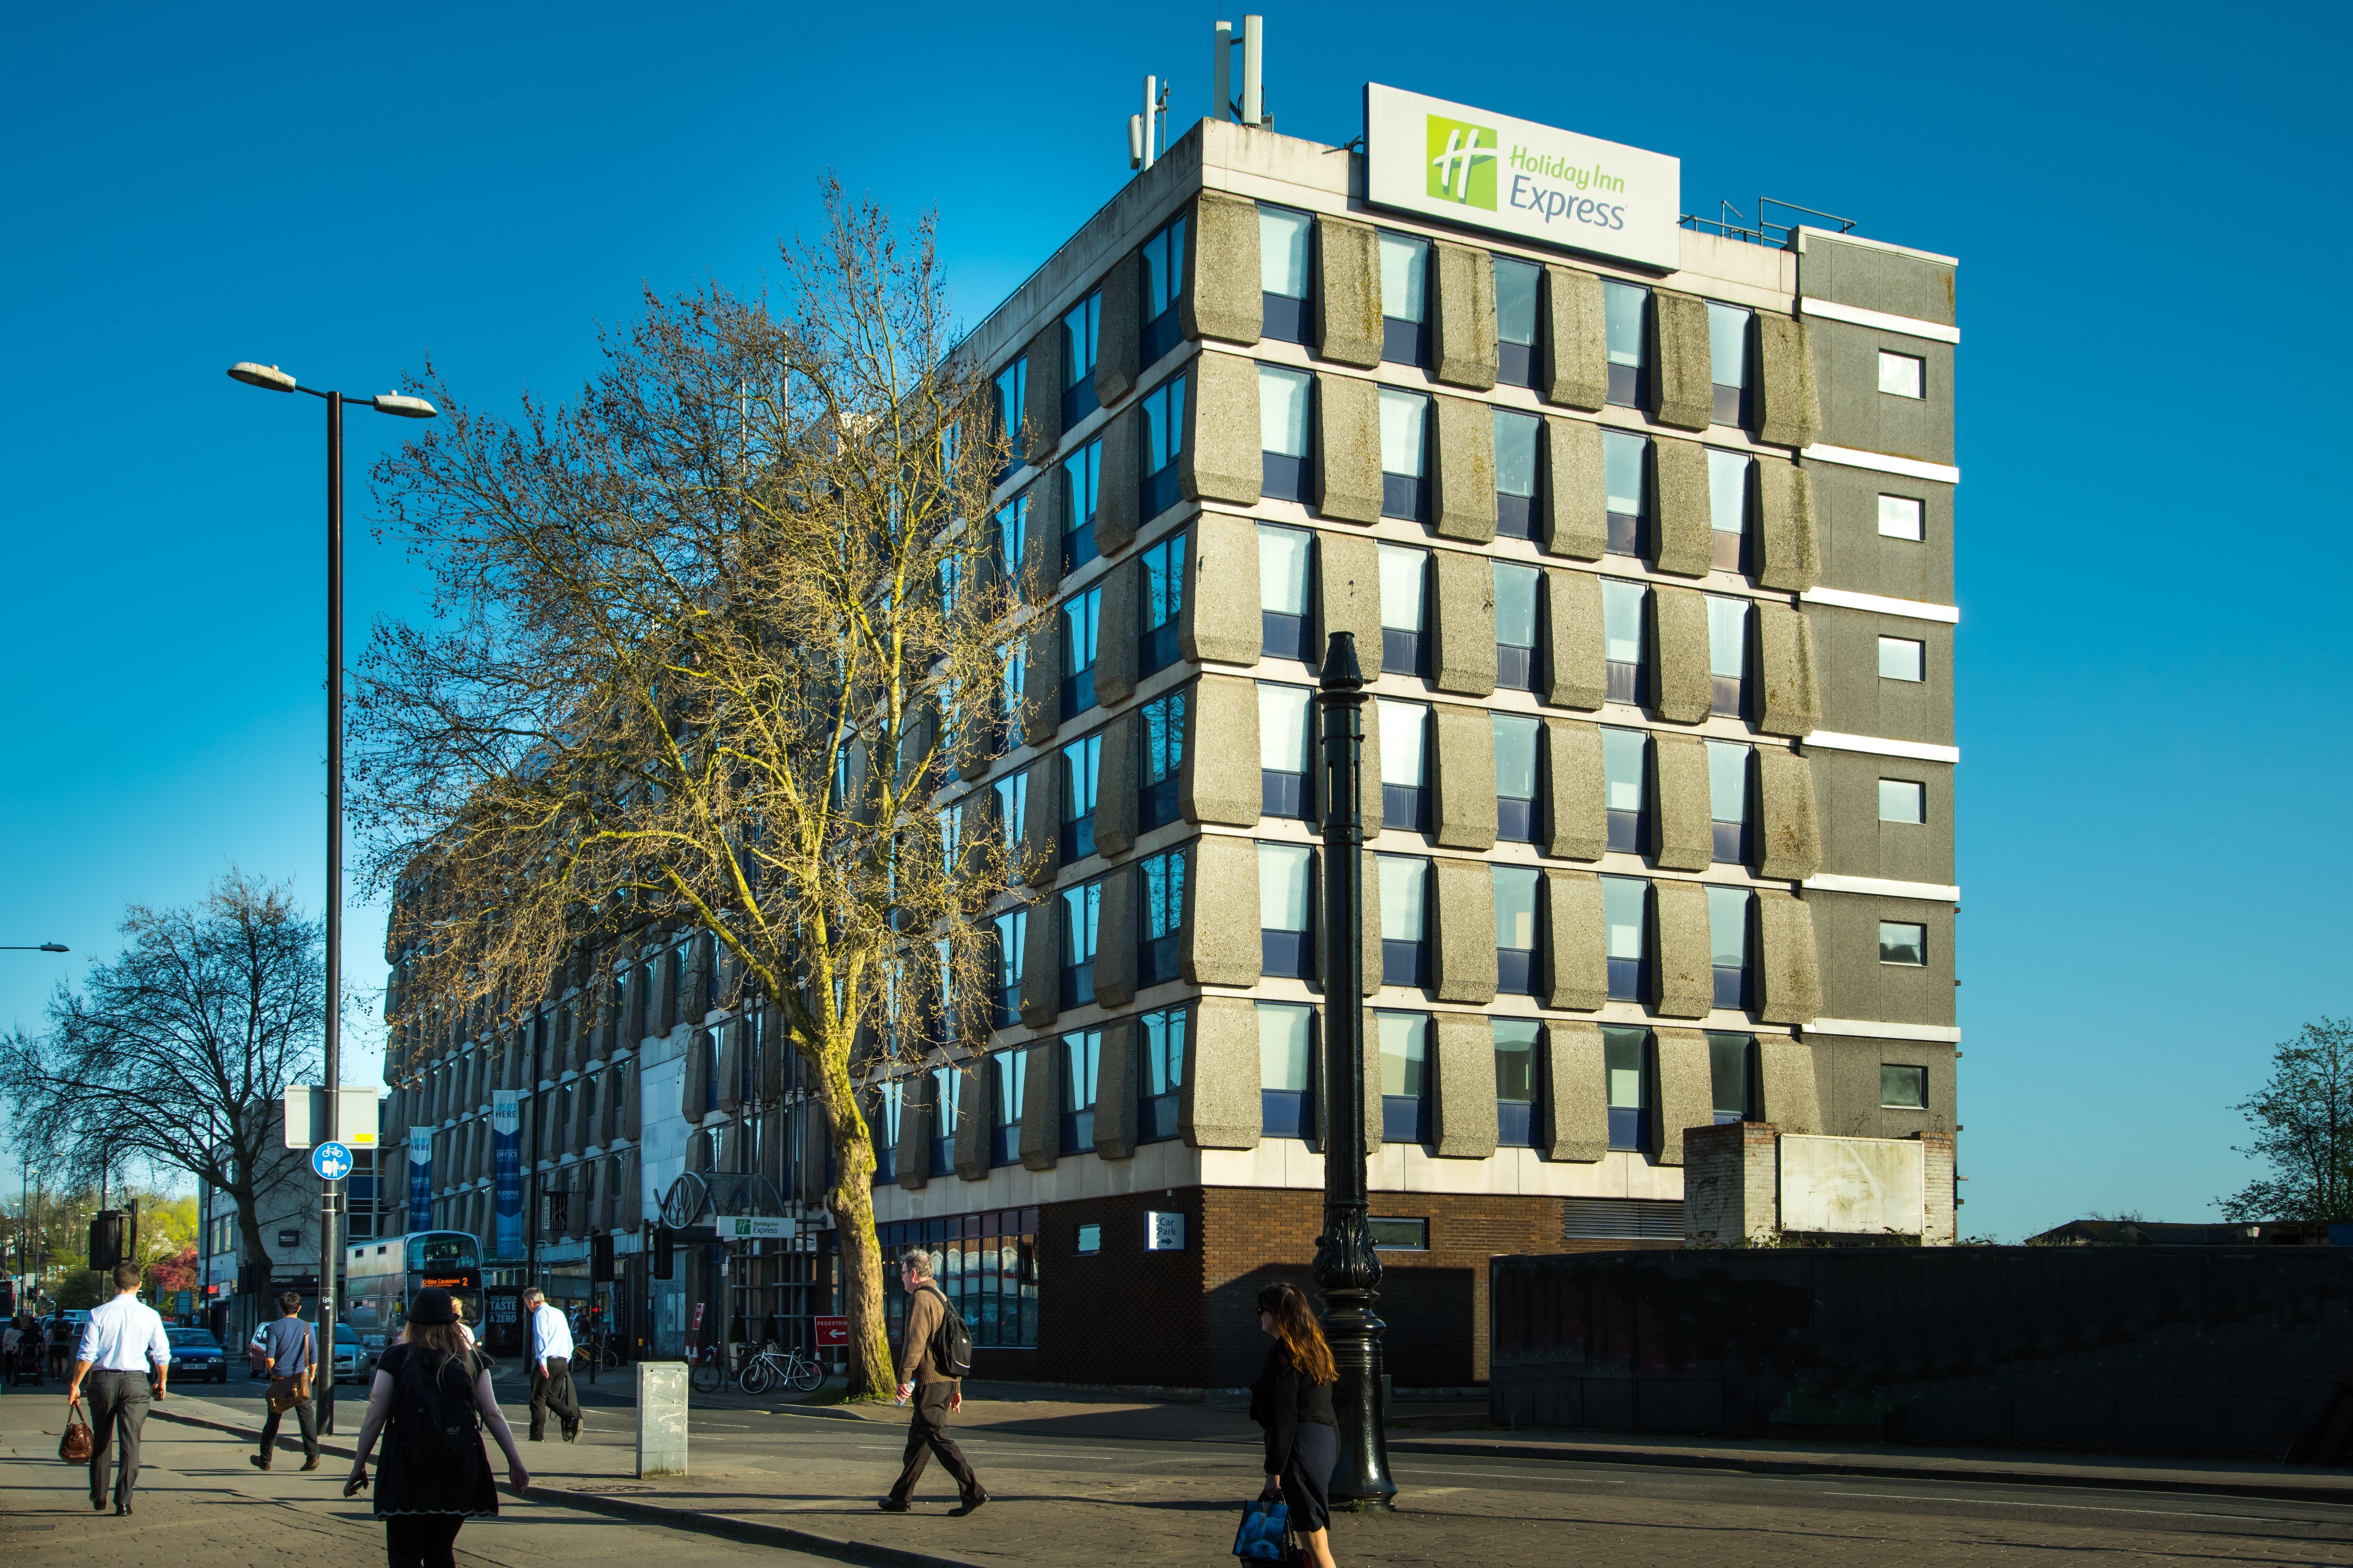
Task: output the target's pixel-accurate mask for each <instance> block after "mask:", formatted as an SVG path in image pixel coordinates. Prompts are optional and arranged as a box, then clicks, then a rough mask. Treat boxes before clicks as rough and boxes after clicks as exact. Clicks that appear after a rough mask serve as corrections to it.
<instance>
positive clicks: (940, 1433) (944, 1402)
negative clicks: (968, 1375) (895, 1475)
mask: <svg viewBox="0 0 2353 1568" xmlns="http://www.w3.org/2000/svg"><path fill="white" fill-rule="evenodd" d="M955 1391H956V1385H955V1384H953V1383H919V1384H915V1398H914V1402H913V1403H914V1407H915V1418H914V1419H913V1421H911V1422H909V1423H908V1424H907V1457H906V1460H905V1462H904V1463H903V1464H902V1465H901V1467H900V1469H899V1482H898V1484H897V1485H896V1486H894V1487H892V1489H891V1496H892V1499H894V1500H897V1501H899V1502H905V1501H906V1500H908V1499H909V1498H911V1497H913V1496H914V1495H915V1483H916V1482H917V1481H920V1480H922V1479H923V1467H924V1466H925V1465H926V1464H929V1463H930V1462H931V1458H932V1456H933V1455H934V1454H937V1455H938V1456H939V1457H940V1466H941V1468H943V1469H944V1470H946V1471H947V1473H948V1474H949V1475H951V1476H954V1477H955V1484H956V1491H957V1492H958V1493H959V1494H960V1495H961V1496H964V1497H966V1498H969V1497H973V1496H975V1495H976V1494H977V1493H978V1492H979V1490H980V1478H979V1477H978V1476H976V1475H974V1474H973V1473H972V1465H971V1463H970V1461H968V1460H966V1459H965V1457H964V1450H963V1449H961V1448H959V1447H956V1446H955V1440H954V1439H953V1438H951V1437H949V1436H948V1433H947V1426H948V1401H949V1400H950V1399H952V1398H953V1397H955Z"/></svg>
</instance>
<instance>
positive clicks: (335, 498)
mask: <svg viewBox="0 0 2353 1568" xmlns="http://www.w3.org/2000/svg"><path fill="white" fill-rule="evenodd" d="M228 374H229V377H230V379H232V380H235V381H241V382H243V383H245V384H246V385H248V386H258V387H259V388H261V389H262V390H263V391H264V392H307V393H309V394H310V395H311V396H313V397H317V398H323V399H324V400H325V401H326V405H327V1016H326V1018H325V1020H324V1023H325V1026H326V1036H325V1040H324V1045H325V1051H324V1056H325V1058H326V1059H325V1060H324V1061H323V1062H322V1064H321V1068H320V1077H321V1078H322V1079H324V1081H325V1085H326V1093H325V1095H324V1096H323V1098H324V1100H326V1123H327V1124H326V1125H325V1126H324V1127H319V1128H313V1129H311V1132H312V1135H313V1136H314V1137H315V1138H317V1139H318V1140H319V1142H333V1141H334V1140H335V1137H336V1134H337V1132H338V1131H340V1130H339V1129H338V1128H337V1127H336V1125H335V1121H336V1111H337V1110H339V1109H340V1105H339V1101H340V1100H341V1099H342V1095H341V1094H340V1093H339V1092H338V1091H339V1090H340V1089H342V1087H343V405H344V404H345V403H364V404H367V405H369V406H371V407H373V408H374V409H375V411H376V412H377V413H378V414H396V415H398V416H400V417H402V418H404V419H430V418H432V417H434V416H436V415H438V413H440V410H439V409H438V408H436V407H434V406H433V405H431V404H430V403H427V401H426V400H425V399H423V398H421V397H406V396H403V395H400V394H399V393H396V392H385V393H379V394H377V395H375V396H374V397H345V396H344V395H343V394H342V393H340V392H322V391H320V390H319V389H318V388H317V387H315V386H304V385H302V384H301V383H300V382H298V381H296V380H295V379H294V377H293V376H292V375H290V374H288V373H287V372H285V371H282V370H280V369H279V368H278V367H277V366H276V365H274V364H255V363H252V362H251V361H250V360H240V361H239V362H237V363H236V364H233V365H231V366H229V367H228ZM335 1187H336V1184H335V1183H333V1182H332V1181H324V1182H322V1183H321V1184H320V1192H319V1353H320V1355H321V1357H322V1359H323V1360H324V1361H325V1362H326V1363H327V1364H326V1368H325V1375H324V1376H323V1377H322V1379H321V1381H320V1387H321V1390H322V1392H321V1394H320V1396H319V1398H320V1405H319V1429H320V1430H321V1431H322V1432H332V1431H333V1430H334V1429H335V1373H334V1366H335V1360H334V1357H335V1258H336V1255H337V1253H338V1251H339V1250H340V1248H339V1247H338V1246H337V1240H338V1237H337V1236H336V1227H335V1213H336V1198H337V1196H338V1194H337V1193H336V1191H335Z"/></svg>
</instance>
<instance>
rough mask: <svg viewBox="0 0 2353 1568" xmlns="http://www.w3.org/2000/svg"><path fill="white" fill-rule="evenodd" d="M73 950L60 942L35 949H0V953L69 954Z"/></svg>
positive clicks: (42, 944)
mask: <svg viewBox="0 0 2353 1568" xmlns="http://www.w3.org/2000/svg"><path fill="white" fill-rule="evenodd" d="M72 951H73V949H71V948H69V947H68V946H67V945H66V944H65V943H64V942H42V943H41V944H40V945H38V946H37V947H0V952H72Z"/></svg>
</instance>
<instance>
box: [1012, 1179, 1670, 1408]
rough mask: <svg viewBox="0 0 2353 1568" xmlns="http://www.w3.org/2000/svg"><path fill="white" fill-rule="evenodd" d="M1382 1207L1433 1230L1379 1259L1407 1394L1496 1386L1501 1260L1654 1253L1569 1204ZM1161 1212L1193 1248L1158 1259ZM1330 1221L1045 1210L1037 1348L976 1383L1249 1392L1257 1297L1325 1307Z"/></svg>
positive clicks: (1381, 1308)
mask: <svg viewBox="0 0 2353 1568" xmlns="http://www.w3.org/2000/svg"><path fill="white" fill-rule="evenodd" d="M1373 1206H1374V1212H1375V1213H1376V1214H1377V1215H1382V1216H1384V1217H1389V1216H1394V1217H1398V1218H1414V1219H1425V1220H1428V1221H1429V1222H1430V1250H1429V1251H1428V1252H1384V1253H1383V1254H1382V1255H1381V1260H1382V1263H1383V1266H1384V1268H1385V1270H1386V1278H1385V1279H1383V1281H1382V1287H1381V1294H1380V1300H1378V1302H1377V1304H1376V1308H1375V1310H1377V1311H1378V1312H1379V1314H1380V1316H1381V1319H1382V1321H1384V1322H1386V1323H1387V1324H1388V1332H1387V1333H1386V1335H1385V1336H1384V1338H1383V1345H1384V1350H1385V1353H1386V1360H1387V1363H1388V1371H1389V1375H1390V1377H1391V1379H1392V1380H1393V1381H1394V1382H1395V1384H1397V1385H1398V1386H1399V1387H1404V1388H1446V1387H1461V1386H1464V1385H1467V1384H1475V1383H1483V1382H1484V1381H1486V1377H1487V1260H1488V1259H1489V1258H1493V1257H1495V1256H1497V1255H1498V1254H1514V1255H1524V1254H1528V1253H1545V1252H1581V1251H1590V1250H1608V1251H1625V1250H1628V1249H1629V1248H1630V1247H1640V1246H1641V1245H1642V1244H1641V1243H1639V1242H1624V1241H1586V1240H1578V1241H1569V1240H1566V1239H1564V1237H1563V1228H1564V1227H1563V1223H1562V1220H1563V1215H1562V1207H1561V1202H1560V1200H1559V1199H1557V1198H1522V1197H1483V1196H1467V1195H1448V1194H1419V1195H1410V1196H1409V1195H1402V1194H1382V1195H1377V1196H1376V1198H1375V1200H1374V1205H1373ZM1155 1209H1156V1210H1162V1211H1173V1212H1176V1213H1178V1214H1182V1215H1185V1222H1186V1246H1185V1249H1184V1250H1183V1251H1181V1252H1147V1251H1146V1250H1145V1246H1144V1241H1145V1214H1146V1213H1147V1212H1149V1211H1152V1210H1155ZM1323 1220H1324V1199H1323V1194H1321V1193H1315V1192H1303V1191H1294V1190H1284V1189H1264V1188H1240V1187H1212V1188H1201V1187H1180V1188H1177V1189H1176V1190H1175V1191H1173V1192H1169V1193H1165V1194H1162V1193H1155V1194H1149V1195H1143V1194H1132V1195H1128V1196H1124V1197H1117V1198H1098V1199H1088V1200H1085V1201H1082V1202H1078V1203H1068V1204H1052V1205H1043V1206H1041V1207H1040V1208H1039V1215H1038V1267H1039V1287H1038V1301H1039V1330H1038V1348H1037V1349H1036V1350H1035V1351H1034V1352H1030V1351H1018V1352H1014V1351H1007V1352H990V1351H979V1352H976V1357H975V1367H974V1371H975V1373H976V1375H978V1376H982V1377H1034V1378H1038V1379H1041V1380H1043V1381H1046V1382H1050V1383H1067V1384H1111V1385H1153V1386H1158V1387H1167V1388H1201V1387H1208V1388H1235V1387H1240V1386H1241V1385H1243V1384H1248V1383H1249V1382H1250V1380H1251V1379H1253V1378H1255V1377H1256V1376H1257V1375H1258V1372H1259V1367H1260V1365H1261V1363H1262V1362H1263V1361H1264V1359H1265V1355H1266V1346H1267V1340H1266V1338H1265V1336H1264V1335H1262V1334H1261V1333H1260V1332H1259V1329H1258V1311H1257V1307H1256V1300H1257V1296H1258V1292H1259V1291H1260V1290H1261V1289H1262V1288H1264V1287H1265V1286H1266V1285H1268V1284H1270V1283H1271V1282H1273V1281H1275V1280H1279V1279H1280V1280H1288V1281H1290V1282H1291V1283H1293V1284H1295V1285H1298V1286H1299V1287H1300V1288H1301V1289H1305V1290H1307V1291H1308V1292H1309V1294H1310V1295H1311V1296H1313V1295H1314V1281H1313V1280H1312V1279H1310V1277H1309V1273H1308V1268H1309V1265H1310V1263H1311V1262H1312V1261H1313V1259H1314V1256H1315V1237H1316V1236H1317V1234H1318V1233H1319V1232H1320V1231H1321V1230H1322V1229H1323ZM1086 1225H1099V1226H1102V1227H1103V1245H1102V1250H1101V1251H1100V1252H1097V1253H1094V1254H1092V1255H1089V1256H1082V1255H1080V1253H1079V1252H1078V1238H1079V1227H1080V1226H1086ZM1655 1245H1658V1246H1662V1247H1672V1246H1675V1245H1677V1244H1675V1243H1672V1242H1662V1243H1657V1244H1655ZM1000 1363H1001V1364H1000ZM1025 1363H1026V1364H1025Z"/></svg>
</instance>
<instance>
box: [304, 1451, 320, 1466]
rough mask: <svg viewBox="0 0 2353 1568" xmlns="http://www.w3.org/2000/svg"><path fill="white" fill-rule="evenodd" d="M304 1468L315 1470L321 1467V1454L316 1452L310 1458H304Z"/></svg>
mask: <svg viewBox="0 0 2353 1568" xmlns="http://www.w3.org/2000/svg"><path fill="white" fill-rule="evenodd" d="M302 1468H304V1469H306V1470H315V1469H317V1468H319V1456H318V1455H316V1454H313V1455H311V1457H310V1458H307V1459H305V1460H303V1461H302Z"/></svg>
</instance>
